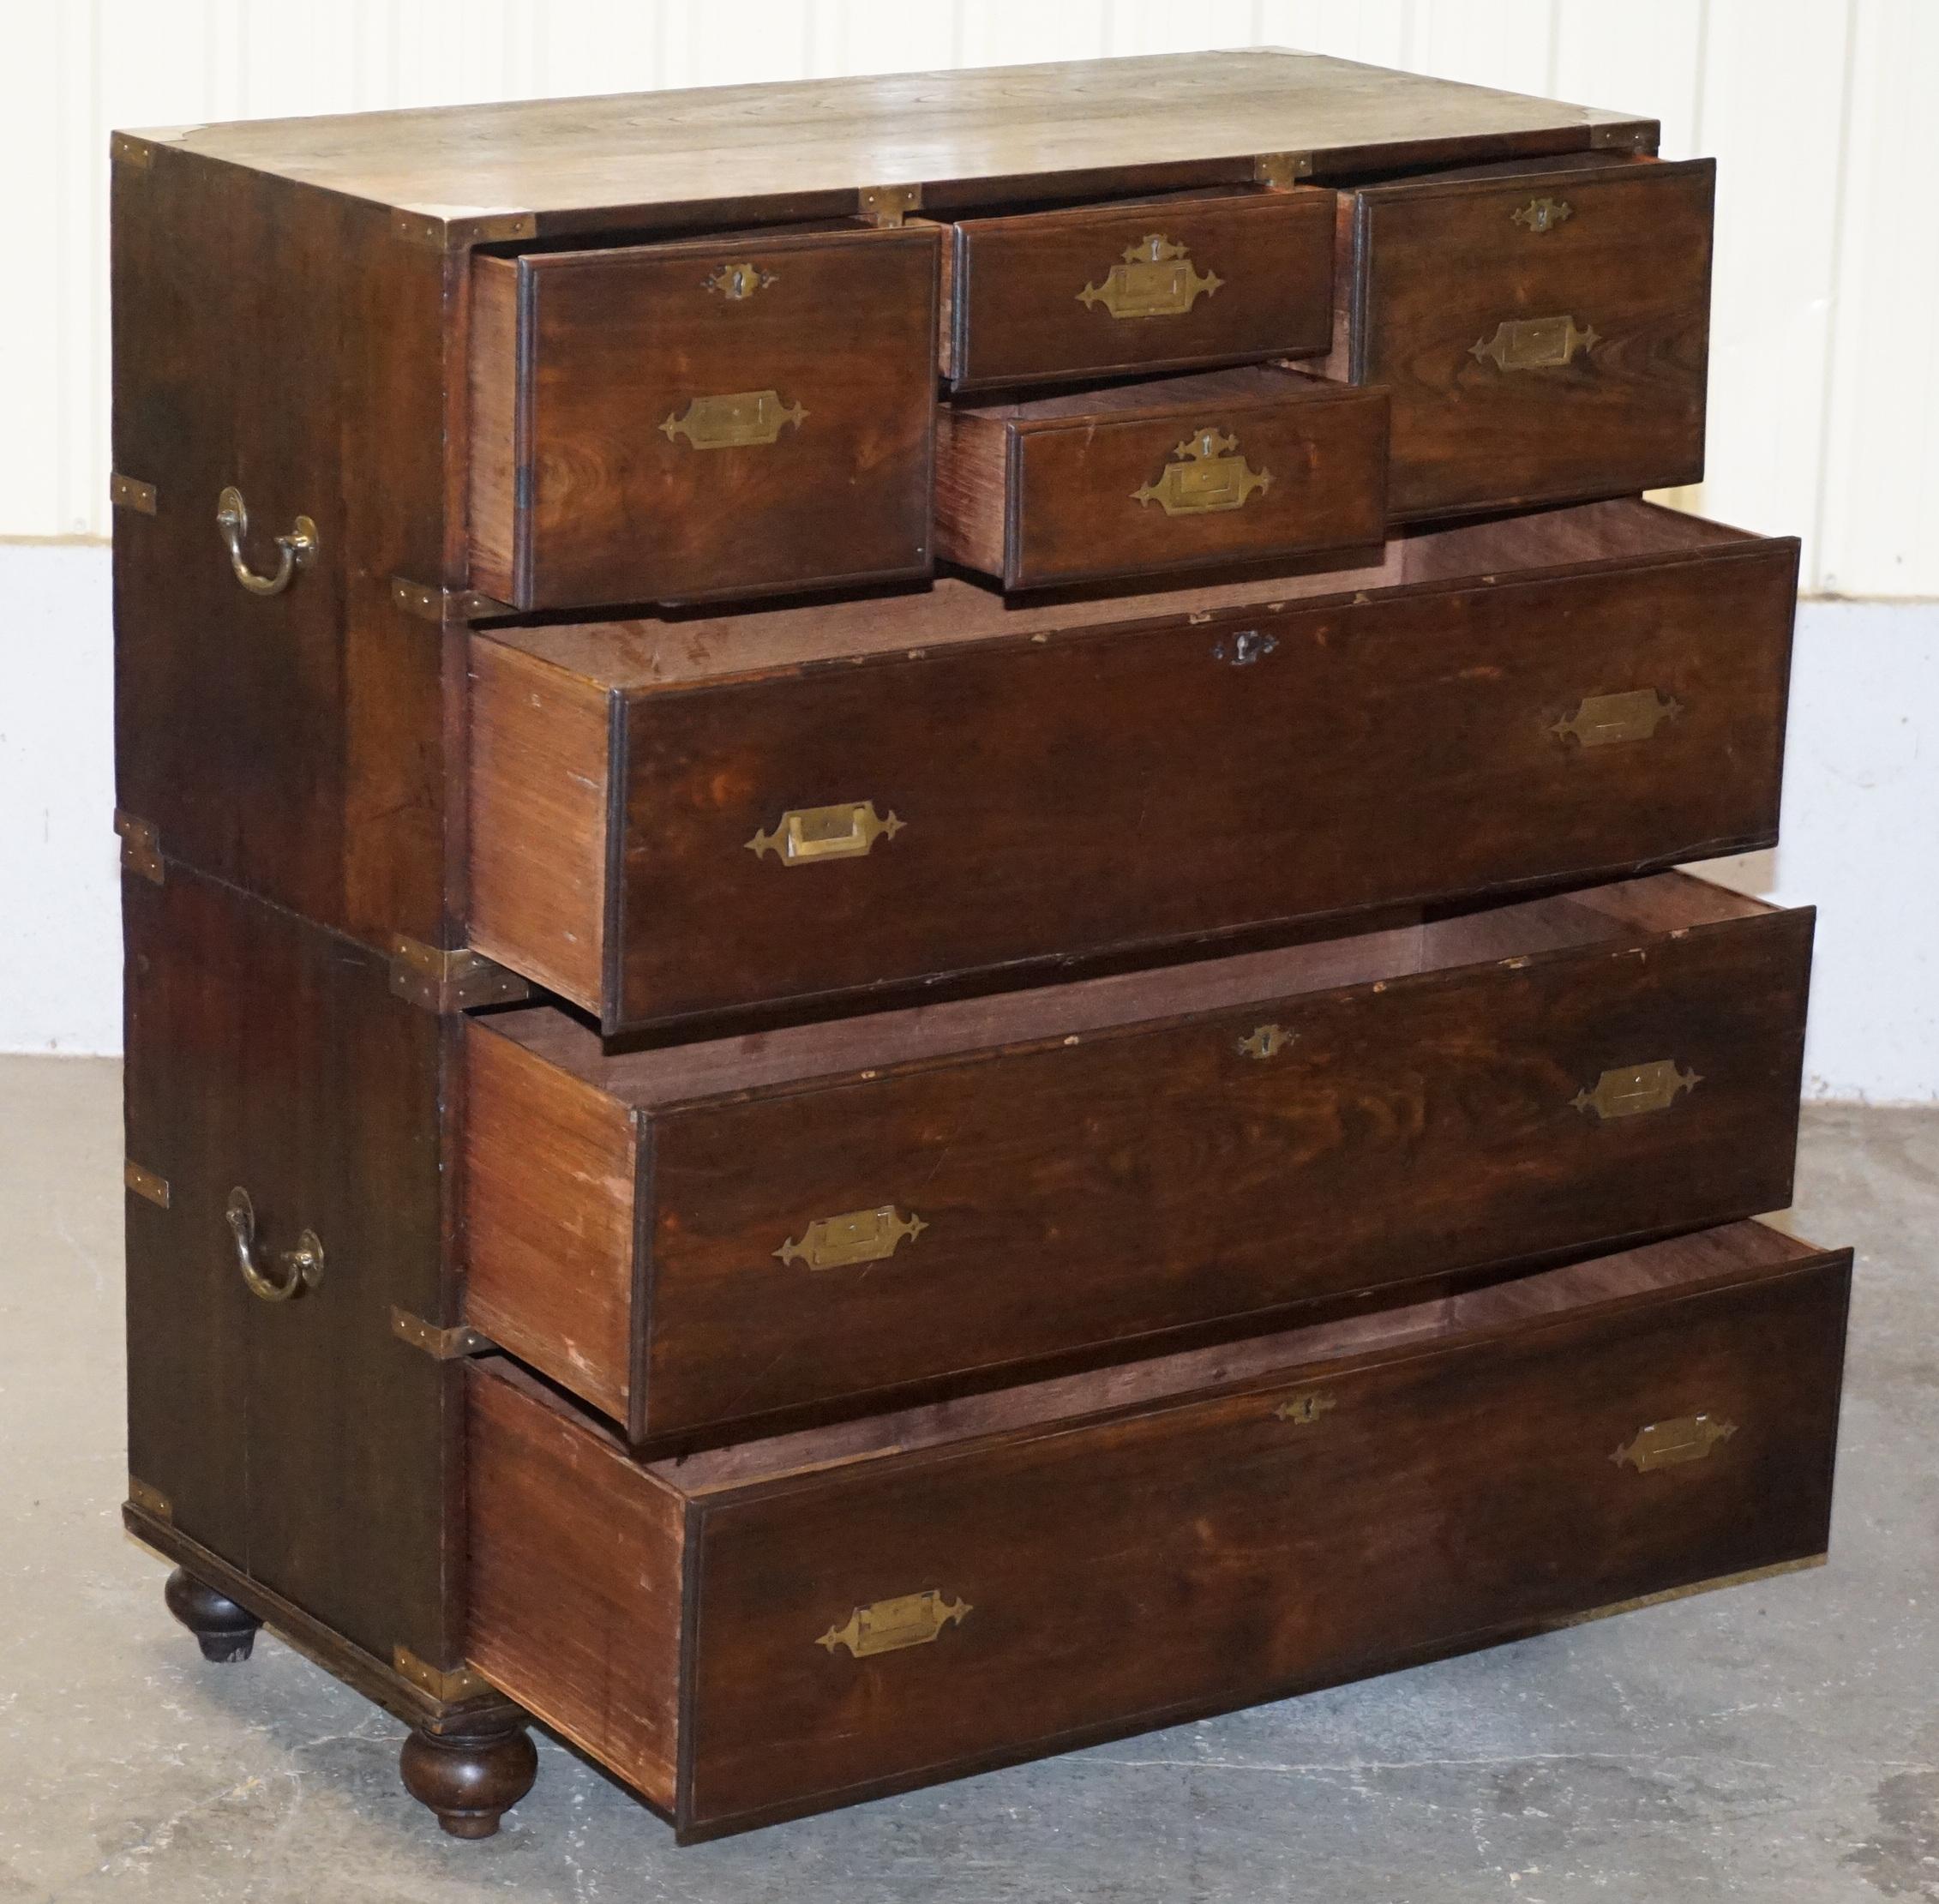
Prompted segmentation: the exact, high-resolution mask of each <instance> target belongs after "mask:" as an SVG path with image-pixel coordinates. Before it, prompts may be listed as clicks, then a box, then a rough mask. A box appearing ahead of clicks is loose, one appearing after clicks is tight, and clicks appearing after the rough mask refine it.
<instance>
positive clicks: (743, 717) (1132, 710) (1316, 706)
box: [479, 544, 1796, 1029]
mask: <svg viewBox="0 0 1939 1904" xmlns="http://www.w3.org/2000/svg"><path fill="white" fill-rule="evenodd" d="M1795 564H1796V552H1795V549H1794V547H1792V545H1789V544H1762V545H1758V544H1753V545H1751V546H1750V553H1748V554H1736V553H1732V554H1729V555H1723V556H1712V557H1704V558H1702V559H1697V560H1693V561H1688V562H1673V563H1666V564H1664V565H1662V566H1660V567H1652V568H1639V569H1636V570H1633V571H1617V572H1612V573H1603V574H1589V575H1583V576H1578V577H1572V578H1571V577H1551V578H1545V579H1539V580H1538V579H1531V580H1522V581H1515V580H1508V581H1503V582H1500V583H1498V584H1496V585H1493V586H1480V587H1473V588H1450V589H1447V590H1444V591H1442V590H1432V591H1424V592H1419V593H1413V592H1409V593H1406V594H1403V595H1398V596H1395V597H1392V598H1386V599H1379V598H1375V599H1370V600H1367V601H1365V602H1358V603H1348V604H1339V603H1336V604H1333V605H1331V606H1330V607H1325V608H1318V607H1316V608H1292V607H1288V608H1287V609H1285V610H1282V611H1280V612H1275V611H1273V610H1267V611H1265V612H1264V613H1255V614H1251V615H1248V616H1245V617H1243V618H1241V617H1238V616H1231V615H1226V614H1222V615H1220V616H1216V617H1214V618H1212V619H1210V620H1208V621H1205V622H1190V621H1187V620H1184V619H1181V620H1180V621H1179V622H1171V623H1167V624H1162V625H1158V626H1156V627H1153V626H1151V625H1150V624H1147V625H1145V626H1144V627H1143V628H1136V629H1132V630H1129V631H1120V632H1117V633H1112V634H1096V635H1083V636H1073V637H1072V638H1071V639H1068V640H1051V641H1047V642H1044V643H1042V644H1040V643H1038V642H1036V641H1033V640H1028V639H1024V640H1019V641H1018V642H1017V643H1015V644H1008V643H993V644H990V645H988V646H985V647H982V648H980V649H979V650H978V651H977V652H963V653H957V654H950V653H947V652H940V651H939V652H932V653H929V654H927V655H926V656H922V657H919V658H897V659H896V660H894V661H889V662H882V663H872V664H864V665H860V666H848V667H842V668H839V669H836V668H830V669H820V670H813V671H811V672H808V673H806V674H802V675H800V676H791V677H786V678H777V679H766V680H747V681H744V682H740V683H737V684H733V685H722V686H719V687H716V688H710V689H708V690H705V691H694V692H672V693H661V694H639V695H636V696H633V697H631V698H629V699H628V700H626V701H625V702H624V703H623V705H622V707H621V715H622V717H623V718H624V720H625V723H626V732H625V734H624V736H622V740H623V746H624V753H623V762H624V773H623V783H624V784H623V789H622V801H621V806H620V810H619V811H618V814H617V815H616V818H615V824H614V826H613V829H612V837H613V839H614V842H615V845H616V847H617V849H618V851H617V868H616V876H617V877H618V879H619V880H620V882H621V891H620V892H619V894H618V896H617V897H618V905H617V909H616V918H615V937H614V940H613V941H612V942H610V943H609V947H608V952H609V962H610V966H611V970H610V975H609V980H608V982H607V983H606V985H605V987H604V988H603V998H602V999H586V1000H581V1002H585V1003H590V1004H592V1005H595V1006H597V1005H600V1004H602V1003H603V1006H604V1016H605V1018H606V1021H607V1024H608V1026H609V1029H617V1028H618V1027H620V1026H622V1025H627V1024H646V1023H650V1022H654V1021H659V1020H665V1019H671V1018H678V1017H681V1016H682V1015H685V1014H691V1013H693V1012H705V1011H710V1010H717V1009H722V1008H729V1007H734V1006H744V1005H746V1004H748V1003H750V1002H753V1001H756V1000H780V999H786V998H806V997H809V996H812V995H814V994H824V993H836V992H843V991H852V990H856V989H860V988H870V987H875V986H879V985H882V984H885V983H888V982H896V981H910V980H917V979H921V978H923V977H926V976H931V975H935V974H941V973H953V972H962V971H968V970H978V969H984V970H987V969H988V968H991V967H995V966H1001V965H1006V964H1012V963H1014V962H1018V961H1026V960H1049V959H1055V958H1064V957H1067V956H1070V955H1073V954H1075V955H1082V954H1084V953H1096V952H1106V951H1114V950H1121V949H1126V948H1130V947H1135V946H1149V945H1151V944H1154V943H1157V942H1160V941H1164V940H1188V939H1192V938H1193V937H1195V936H1200V935H1204V934H1211V933H1218V932H1222V931H1229V930H1233V929H1235V928H1244V927H1247V926H1252V925H1260V924H1264V923H1266V922H1275V921H1282V920H1289V919H1294V918H1298V917H1300V916H1313V915H1323V914H1344V913H1349V912H1352V911H1354V910H1360V909H1364V908H1368V907H1373V906H1378V905H1383V904H1392V903H1398V902H1402V901H1407V900H1413V899H1419V898H1430V897H1442V896H1452V895H1456V894H1462V893H1479V892H1492V891H1499V890H1502V889H1504V888H1510V887H1512V886H1516V884H1518V883H1528V882H1534V881H1539V880H1558V879H1563V878H1571V877H1572V878H1577V879H1582V878H1588V877H1593V876H1595V875H1597V874H1602V875H1605V876H1608V877H1617V876H1620V875H1622V874H1628V873H1632V872H1635V871H1637V870H1639V869H1642V868H1644V867H1647V866H1650V865H1667V864H1672V863H1674V862H1676V861H1677V860H1678V859H1689V858H1699V857H1706V856H1714V855H1715V854H1719V853H1723V852H1727V851H1732V850H1744V849H1747V848H1750V847H1754V846H1757V845H1764V844H1769V843H1770V840H1771V838H1773V837H1774V830H1775V826H1776V820H1777V804H1778V782H1779V767H1780V756H1781V751H1782V745H1781V743H1782V736H1783V729H1784V705H1785V687H1786V670H1787V664H1788V658H1789V650H1790V629H1791V616H1792V591H1793V588H1794V586H1795ZM601 771H603V763H602V766H601ZM479 942H480V943H483V940H480V941H479ZM490 949H492V950H493V955H494V956H495V957H501V958H507V963H511V964H517V963H518V958H517V956H516V952H515V948H508V949H507V950H504V951H501V950H499V949H498V942H497V941H495V942H494V945H493V946H492V947H491V948H490Z"/></svg>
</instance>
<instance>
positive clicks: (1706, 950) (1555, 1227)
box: [466, 874, 1811, 1446]
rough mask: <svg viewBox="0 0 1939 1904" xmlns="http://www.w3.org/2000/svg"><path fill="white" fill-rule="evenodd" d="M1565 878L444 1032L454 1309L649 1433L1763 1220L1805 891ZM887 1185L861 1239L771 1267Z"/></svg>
mask: <svg viewBox="0 0 1939 1904" xmlns="http://www.w3.org/2000/svg"><path fill="white" fill-rule="evenodd" d="M1599 900H1600V903H1599V904H1596V905H1594V906H1591V905H1588V904H1578V903H1576V901H1574V900H1569V899H1560V898H1553V899H1544V900H1539V901H1534V902H1532V903H1529V904H1522V905H1519V906H1512V907H1510V908H1507V909H1505V910H1494V911H1489V912H1483V913H1479V914H1474V915H1471V916H1461V917H1456V918H1450V919H1446V920H1442V921H1439V922H1434V923H1431V924H1428V925H1426V926H1424V927H1416V928H1411V929H1399V930H1390V931H1388V932H1385V933H1381V934H1373V935H1371V936H1369V937H1366V938H1361V939H1349V940H1326V941H1322V942H1319V943H1317V944H1313V945H1310V946H1295V947H1292V948H1288V949H1287V950H1284V951H1280V952H1260V953H1252V954H1248V955H1245V956H1242V957H1240V958H1232V959H1225V960H1213V961H1209V962H1205V963H1201V964H1192V965H1186V966H1180V967H1174V968H1170V969H1168V970H1160V971H1157V972H1150V973H1137V974H1127V975H1124V976H1118V977H1113V978H1102V979H1096V980H1092V981H1089V982H1079V983H1075V984H1067V985H1062V986H1058V987H1054V988H1048V989H1046V990H1042V991H1033V992H1023V993H1011V994H1004V995H1001V996H999V997H996V998H992V999H983V1000H959V1001H955V1002H951V1003H949V1004H944V1005H935V1006H922V1007H919V1008H917V1009H915V1010H914V1011H909V1012H890V1013H885V1014H878V1015H874V1016H871V1017H867V1018H856V1019H849V1020H845V1021H840V1022H837V1023H833V1024H820V1025H804V1026H799V1027H792V1028H788V1029H783V1030H777V1031H772V1032H767V1033H762V1034H758V1035H752V1036H743V1037H741V1038H735V1039H729V1040H722V1041H715V1042H702V1043H699V1044H689V1045H681V1046H675V1047H671V1048H666V1049H663V1050H646V1051H639V1052H633V1053H630V1054H621V1055H616V1056H611V1057H608V1056H603V1055H602V1054H601V1052H600V1048H599V1041H598V1040H597V1037H595V1036H593V1034H592V1033H591V1032H590V1031H588V1030H585V1028H584V1027H583V1026H582V1025H580V1024H578V1023H577V1022H576V1021H574V1020H572V1019H570V1018H567V1017H566V1016H565V1015H564V1014H562V1013H560V1012H555V1011H552V1010H549V1009H546V1008H539V1009H537V1010H533V1011H529V1012H511V1013H504V1014H501V1015H499V1016H497V1017H495V1018H492V1019H489V1020H480V1021H477V1022H474V1023H472V1024H470V1025H469V1026H468V1027H467V1028H466V1045H467V1050H468V1053H469V1054H470V1066H469V1092H470V1100H471V1117H472V1121H473V1130H474V1133H477V1132H484V1133H486V1134H485V1135H483V1136H479V1135H477V1134H474V1138H473V1141H472V1144H471V1148H470V1150H469V1153H468V1162H469V1169H468V1174H467V1183H468V1186H469V1187H468V1192H467V1196H468V1200H469V1205H470V1211H471V1221H470V1224H469V1232H470V1237H471V1255H470V1264H471V1276H470V1281H469V1282H468V1285H467V1304H468V1310H467V1313H468V1317H469V1319H471V1321H473V1322H475V1323H477V1324H478V1326H479V1327H481V1328H483V1330H485V1332H486V1333H487V1334H488V1335H490V1336H493V1337H494V1338H495V1340H497V1341H499V1342H502V1343H503V1344H504V1345H505V1346H506V1347H507V1348H511V1349H513V1351H514V1352H515V1353H517V1354H519V1355H520V1356H522V1357H523V1358H524V1359H525V1360H527V1361H530V1362H531V1363H532V1364H533V1365H534V1366H537V1367H538V1368H540V1369H541V1370H543V1372H545V1373H546V1374H548V1375H549V1376H550V1377H551V1378H553V1379H555V1381H558V1382H560V1383H561V1384H563V1385H564V1386H565V1387H567V1388H568V1389H570V1390H573V1392H574V1393H575V1394H577V1395H579V1396H580V1397H582V1398H583V1399H584V1400H585V1401H587V1402H591V1404H592V1405H593V1406H594V1407H596V1408H600V1409H602V1410H603V1412H604V1413H606V1414H609V1415H610V1416H612V1417H614V1418H615V1420H618V1421H619V1422H620V1423H621V1425H622V1426H624V1427H625V1428H626V1430H627V1433H628V1435H629V1437H630V1438H631V1439H633V1441H634V1442H635V1443H636V1444H642V1445H662V1446H663V1445H669V1444H671V1443H673V1442H675V1441H680V1440H687V1441H691V1440H692V1439H694V1438H695V1437H696V1436H698V1437H701V1438H704V1439H722V1438H723V1437H725V1436H728V1435H744V1434H746V1433H748V1432H750V1430H749V1424H750V1423H752V1422H756V1421H759V1420H760V1419H761V1418H763V1417H770V1416H773V1415H777V1414H783V1415H784V1414H789V1413H793V1414H800V1413H801V1412H802V1411H804V1410H807V1409H811V1408H812V1409H818V1410H820V1411H823V1412H826V1411H830V1410H833V1411H842V1412H851V1413H852V1412H855V1411H856V1410H858V1409H860V1408H865V1407H878V1408H879V1407H881V1406H883V1405H884V1402H885V1396H891V1395H892V1393H893V1392H894V1391H895V1390H898V1389H909V1388H911V1387H914V1386H917V1385H928V1386H931V1387H934V1386H937V1385H940V1384H951V1383H953V1384H957V1385H958V1386H960V1385H962V1384H963V1383H964V1382H966V1381H983V1382H988V1381H992V1380H995V1379H998V1378H1001V1377H1002V1376H1003V1375H1004V1374H1005V1373H1006V1372H1007V1373H1008V1374H1009V1375H1010V1376H1011V1377H1012V1378H1014V1377H1015V1375H1016V1373H1017V1372H1018V1371H1019V1370H1021V1369H1023V1368H1025V1367H1038V1366H1047V1365H1054V1364H1056V1363H1058V1362H1060V1361H1061V1362H1063V1363H1065V1364H1066V1365H1069V1364H1070V1363H1072V1362H1074V1361H1082V1360H1098V1359H1100V1358H1102V1357H1106V1356H1110V1355H1118V1356H1123V1355H1126V1354H1149V1353H1150V1352H1151V1348H1152V1346H1153V1344H1154V1342H1159V1341H1162V1339H1164V1338H1165V1337H1167V1336H1177V1335H1178V1334H1180V1332H1181V1331H1186V1330H1193V1329H1198V1330H1207V1329H1215V1328H1223V1329H1225V1330H1228V1331H1229V1330H1239V1329H1245V1328H1252V1329H1258V1328H1259V1327H1262V1326H1265V1325H1267V1324H1266V1322H1264V1321H1263V1320H1262V1318H1270V1317H1271V1316H1272V1315H1273V1314H1274V1313H1275V1312H1284V1311H1286V1310H1287V1309H1288V1307H1290V1306H1293V1305H1295V1304H1298V1303H1301V1302H1307V1303H1311V1302H1313V1301H1315V1300H1322V1299H1335V1300H1344V1299H1348V1298H1354V1299H1358V1298H1364V1297H1366V1295H1368V1294H1370V1293H1371V1292H1372V1291H1374V1290H1377V1289H1381V1288H1387V1289H1392V1288H1394V1287H1395V1286H1396V1285H1397V1284H1399V1283H1402V1282H1407V1281H1418V1280H1420V1279H1422V1278H1426V1277H1434V1276H1450V1275H1455V1274H1459V1273H1462V1272H1469V1273H1471V1272H1473V1271H1474V1270H1480V1269H1483V1268H1487V1267H1499V1266H1501V1265H1503V1264H1507V1263H1510V1262H1513V1261H1516V1260H1517V1259H1519V1260H1523V1261H1526V1260H1527V1259H1528V1258H1535V1257H1540V1256H1542V1255H1544V1254H1545V1253H1546V1254H1550V1255H1552V1254H1554V1253H1557V1252H1562V1251H1569V1250H1574V1251H1581V1250H1586V1249H1591V1248H1595V1247H1599V1246H1600V1247H1605V1248H1606V1247H1609V1246H1612V1245H1613V1244H1615V1243H1618V1242H1620V1241H1624V1240H1628V1239H1629V1238H1630V1237H1634V1236H1636V1235H1638V1234H1650V1233H1656V1234H1660V1233H1662V1232H1665V1231H1668V1230H1672V1229H1675V1228H1688V1227H1693V1226H1696V1225H1700V1224H1704V1223H1712V1222H1723V1221H1726V1220H1728V1219H1730V1218H1732V1217H1737V1216H1746V1215H1750V1214H1751V1213H1753V1212H1756V1211H1757V1210H1771V1209H1776V1208H1779V1207H1780V1206H1781V1205H1783V1204H1785V1203H1786V1202H1787V1201H1788V1199H1789V1196H1790V1186H1791V1168H1792V1155H1793V1151H1794V1148H1795V1144H1796V1138H1797V1115H1798V1078H1799V1068H1800V1065H1801V1062H1802V1051H1803V1038H1804V1003H1805V992H1806V988H1807V982H1808V976H1809V968H1810V935H1811V917H1810V914H1809V913H1790V914H1787V913H1779V912H1774V911H1772V910H1769V909H1768V908H1766V907H1764V906H1762V905H1761V904H1758V903H1757V902H1756V901H1754V900H1746V899H1743V898H1738V897H1737V896H1735V895H1732V894H1728V893H1726V892H1723V891H1722V890H1721V889H1720V888H1717V887H1714V886H1706V885H1704V884H1702V882H1700V881H1697V880H1690V879H1688V878H1686V877H1684V876H1683V875H1680V874H1664V875H1660V876H1659V877H1657V878H1656V879H1654V880H1641V881H1636V882H1632V883H1631V884H1630V885H1627V886H1620V887H1615V888H1610V889H1605V890H1604V891H1603V892H1601V893H1600V895H1599ZM1262 1027H1264V1028H1269V1030H1270V1036H1269V1038H1268V1040H1267V1042H1266V1043H1265V1044H1264V1046H1262V1045H1261V1042H1260V1040H1259V1036H1258V1035H1259V1033H1260V1031H1261V1028H1262ZM1663 1060H1669V1061H1671V1062H1672V1063H1673V1064H1675V1065H1676V1066H1678V1069H1679V1072H1681V1073H1683V1074H1684V1075H1686V1076H1694V1077H1696V1078H1701V1079H1702V1083H1701V1084H1698V1085H1696V1087H1695V1088H1694V1089H1693V1090H1689V1091H1688V1092H1687V1093H1684V1092H1681V1091H1679V1093H1678V1097H1677V1099H1676V1101H1675V1102H1673V1103H1672V1104H1671V1105H1670V1106H1668V1107H1666V1108H1664V1109H1662V1110H1660V1111H1657V1112H1654V1113H1646V1114H1638V1115H1636V1116H1632V1117H1627V1118H1618V1119H1615V1120H1609V1121H1604V1120H1602V1119H1601V1118H1600V1117H1599V1116H1598V1115H1596V1114H1594V1111H1592V1110H1590V1109H1588V1108H1585V1107H1584V1106H1583V1105H1582V1104H1581V1103H1580V1102H1577V1099H1578V1097H1579V1096H1581V1095H1582V1094H1585V1093H1588V1092H1592V1091H1593V1090H1594V1089H1595V1087H1596V1085H1597V1084H1598V1082H1599V1081H1600V1078H1601V1076H1602V1074H1603V1073H1604V1072H1606V1071H1617V1070H1619V1069H1621V1068H1622V1067H1624V1066H1636V1065H1647V1064H1652V1063H1657V1062H1660V1061H1663ZM591 1132H597V1133H598V1134H597V1140H595V1139H594V1138H591V1136H589V1133H591ZM629 1132H631V1133H633V1135H632V1136H631V1137H630V1138H629ZM629 1143H630V1144H632V1145H633V1146H634V1147H636V1150H637V1155H638V1158H639V1162H638V1164H637V1166H629V1163H628V1156H629ZM649 1144H650V1145H651V1168H648V1167H647V1164H646V1161H645V1160H646V1156H647V1150H648V1146H649ZM883 1207H889V1208H891V1209H893V1210H894V1211H895V1212H896V1215H897V1219H898V1221H903V1222H906V1221H907V1220H908V1219H909V1217H911V1216H915V1217H919V1218H920V1219H921V1222H922V1223H923V1224H924V1225H925V1226H926V1227H924V1228H922V1229H921V1232H920V1234H917V1235H915V1236H914V1237H913V1238H911V1239H909V1240H903V1241H902V1242H900V1243H899V1244H897V1246H896V1248H895V1250H894V1252H893V1253H892V1255H891V1256H889V1257H888V1258H885V1259H879V1260H869V1261H863V1262H859V1263H854V1264H846V1265H837V1266H834V1267H825V1268H814V1267H811V1266H808V1265H806V1264H803V1263H802V1262H801V1261H800V1260H799V1259H787V1260H783V1259H780V1258H777V1253H776V1252H777V1251H782V1250H783V1249H784V1247H785V1246H786V1245H787V1243H789V1241H790V1240H795V1241H799V1240H801V1239H803V1238H804V1237H805V1235H806V1233H807V1228H808V1226H809V1225H810V1224H811V1223H813V1222H815V1221H816V1220H817V1219H819V1218H825V1217H830V1216H838V1215H842V1214H844V1213H846V1212H849V1211H853V1210H873V1209H879V1208H883ZM636 1212H637V1218H638V1220H637V1222H634V1217H635V1214H636Z"/></svg>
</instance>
